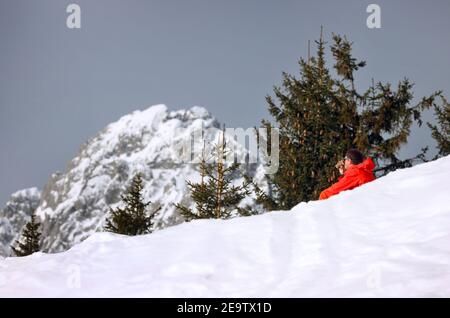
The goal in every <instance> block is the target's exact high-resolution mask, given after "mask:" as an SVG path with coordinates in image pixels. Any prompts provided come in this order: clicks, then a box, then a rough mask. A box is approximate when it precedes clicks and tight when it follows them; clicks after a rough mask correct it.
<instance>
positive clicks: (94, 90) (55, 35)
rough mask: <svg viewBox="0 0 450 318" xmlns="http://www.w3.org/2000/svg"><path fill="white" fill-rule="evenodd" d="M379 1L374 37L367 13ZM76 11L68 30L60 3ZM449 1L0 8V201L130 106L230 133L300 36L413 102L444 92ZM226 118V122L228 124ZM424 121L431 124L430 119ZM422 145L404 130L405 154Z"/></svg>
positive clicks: (294, 54)
mask: <svg viewBox="0 0 450 318" xmlns="http://www.w3.org/2000/svg"><path fill="white" fill-rule="evenodd" d="M373 2H374V3H377V4H379V5H380V7H381V23H382V28H381V29H369V28H367V26H366V19H367V16H368V15H369V14H368V13H366V8H367V6H368V4H370V3H373ZM70 3H77V4H78V5H80V7H81V29H77V30H71V29H68V28H67V27H66V18H67V15H68V14H67V13H66V7H67V6H68V5H69V4H70ZM449 16H450V1H448V0H435V1H410V0H408V1H406V0H405V1H399V0H397V1H392V0H389V1H375V0H373V1H360V0H358V1H356V0H355V1H336V0H334V1H300V0H296V1H294V0H271V1H266V0H220V1H216V0H176V1H174V0H161V1H153V0H148V1H143V0H142V1H137V0H135V1H130V0H127V1H119V0H95V1H94V0H90V1H87V0H72V1H63V0H35V1H32V0H28V1H23V0H0V48H1V50H0V151H1V153H0V206H1V205H3V203H4V202H6V200H7V198H8V197H9V195H10V194H11V193H12V192H14V191H16V190H19V189H22V188H26V187H30V186H37V187H38V188H40V189H42V187H43V186H44V185H45V183H46V181H47V179H48V178H49V176H50V175H51V173H53V172H55V171H64V170H65V167H66V164H67V163H68V162H69V160H70V159H71V158H73V157H74V156H75V154H76V153H77V150H78V148H79V147H80V145H81V144H82V143H83V142H85V141H86V140H87V139H88V138H89V137H91V136H93V135H95V134H96V133H97V132H98V131H99V130H101V129H102V128H103V127H104V126H105V125H107V124H108V123H110V122H112V121H115V120H117V119H118V118H119V117H121V116H122V115H124V114H127V113H129V112H131V111H133V110H135V109H145V108H147V107H149V106H151V105H154V104H159V103H164V104H166V105H167V106H168V107H169V109H174V110H175V109H181V108H189V107H191V106H194V105H201V106H205V107H206V108H208V109H209V110H210V111H211V112H212V114H213V115H214V116H216V117H217V118H218V119H219V121H221V122H224V123H226V124H227V126H229V127H243V128H247V127H252V126H254V125H258V124H259V123H260V120H261V119H262V118H267V117H268V113H267V105H266V103H265V96H266V95H267V94H270V93H271V92H272V87H273V85H278V84H280V81H281V72H282V71H287V72H289V73H294V74H298V67H297V61H298V59H299V58H300V57H301V56H304V57H305V56H306V54H307V43H308V40H314V39H317V38H318V36H319V32H320V26H321V25H323V26H324V28H325V38H326V40H330V33H331V32H335V33H340V34H345V35H347V36H348V37H349V39H350V40H352V41H353V42H354V53H355V55H356V57H358V58H362V59H365V60H366V61H367V63H368V66H367V67H366V68H365V69H364V70H363V71H362V72H360V73H358V75H357V84H358V86H359V87H361V88H364V87H366V86H367V85H368V83H369V82H370V79H371V78H372V77H374V78H375V80H381V81H390V82H393V83H397V81H398V80H400V79H402V78H403V77H408V78H410V79H411V80H413V81H414V82H415V83H416V86H415V89H414V92H415V96H416V97H420V96H423V95H426V94H430V93H432V92H433V91H434V90H437V89H443V90H444V92H445V94H446V95H447V96H449V95H450V72H449V71H450V59H449V56H450V41H449V38H450V37H449V31H450V19H449ZM237 114H238V116H237ZM429 118H431V116H429ZM425 145H431V146H433V142H432V141H431V139H430V137H429V132H428V130H427V129H420V130H417V129H415V130H414V133H413V135H412V136H411V137H410V144H409V146H408V147H407V148H406V149H405V150H404V151H403V154H404V155H409V154H413V153H415V152H416V151H417V149H419V148H420V147H422V146H425Z"/></svg>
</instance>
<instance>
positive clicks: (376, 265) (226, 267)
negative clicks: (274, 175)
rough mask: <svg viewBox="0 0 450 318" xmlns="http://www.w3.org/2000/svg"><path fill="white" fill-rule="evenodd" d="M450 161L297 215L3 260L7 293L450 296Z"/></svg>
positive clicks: (0, 273)
mask: <svg viewBox="0 0 450 318" xmlns="http://www.w3.org/2000/svg"><path fill="white" fill-rule="evenodd" d="M449 190H450V157H446V158H442V159H440V160H437V161H434V162H431V163H427V164H422V165H418V166H415V167H413V168H409V169H404V170H400V171H396V172H394V173H391V174H389V175H388V176H386V177H383V178H381V179H378V180H376V181H374V182H372V183H369V184H367V185H364V186H362V187H360V188H357V189H355V190H353V191H348V192H344V193H342V194H340V195H338V196H336V197H333V198H331V199H329V200H327V201H316V202H309V203H301V204H299V205H297V206H296V207H294V208H293V209H292V210H291V211H278V212H272V213H267V214H263V215H258V216H252V217H246V218H235V219H231V220H227V221H223V220H202V221H195V222H191V223H184V224H181V225H177V226H173V227H170V228H167V229H164V230H161V231H158V232H155V233H153V234H150V235H146V236H140V237H123V236H119V235H112V234H107V233H97V234H94V235H93V236H91V237H90V238H88V239H87V240H86V241H84V242H82V243H81V244H78V245H76V246H74V247H73V248H71V249H70V250H69V251H66V252H63V253H59V254H52V255H46V254H42V253H37V254H34V255H32V256H29V257H25V258H7V259H4V260H2V261H0V296H3V297H11V296H24V297H46V296H56V297H66V296H68V297H80V296H88V297H93V296H99V297H112V296H119V297H128V296H130V297H131V296H134V297H284V296H285V297H302V296H307V297H325V296H331V297H365V296H368V297H380V296H384V297H400V296H401V297H418V296H425V297H450V204H449V197H450V196H449V194H450V193H449V192H450V191H449Z"/></svg>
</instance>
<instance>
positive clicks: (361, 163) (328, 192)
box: [319, 149, 375, 200]
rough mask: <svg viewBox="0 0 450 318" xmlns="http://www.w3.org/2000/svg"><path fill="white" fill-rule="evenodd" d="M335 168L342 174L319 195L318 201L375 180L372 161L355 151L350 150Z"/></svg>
mask: <svg viewBox="0 0 450 318" xmlns="http://www.w3.org/2000/svg"><path fill="white" fill-rule="evenodd" d="M336 168H338V169H339V172H340V173H341V174H343V176H341V177H340V178H339V181H338V182H336V183H335V184H333V185H332V186H331V187H329V188H327V189H325V190H323V191H322V193H320V197H319V200H324V199H328V198H329V197H331V196H333V195H336V194H338V193H340V192H341V191H345V190H352V189H354V188H356V187H359V186H360V185H363V184H364V183H367V182H370V181H373V180H375V176H374V174H373V168H375V164H374V163H373V161H372V159H370V158H366V159H364V156H363V155H362V153H361V152H359V151H358V150H356V149H350V150H349V151H347V154H346V155H345V159H344V160H343V161H340V162H338V164H337V165H336Z"/></svg>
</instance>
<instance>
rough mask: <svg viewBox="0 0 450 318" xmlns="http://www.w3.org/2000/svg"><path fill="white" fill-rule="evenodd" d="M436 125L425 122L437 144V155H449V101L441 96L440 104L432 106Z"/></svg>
mask: <svg viewBox="0 0 450 318" xmlns="http://www.w3.org/2000/svg"><path fill="white" fill-rule="evenodd" d="M434 113H435V116H436V119H437V122H438V126H436V125H432V124H431V123H427V124H428V127H430V129H431V134H432V136H433V138H434V139H435V140H436V142H437V144H438V149H439V152H438V154H437V157H440V156H447V155H450V103H449V102H448V101H447V100H446V99H445V98H444V97H442V105H440V106H438V105H435V106H434Z"/></svg>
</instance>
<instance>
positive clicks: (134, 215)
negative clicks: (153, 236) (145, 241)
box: [105, 173, 157, 236]
mask: <svg viewBox="0 0 450 318" xmlns="http://www.w3.org/2000/svg"><path fill="white" fill-rule="evenodd" d="M142 189H143V186H142V176H141V174H139V173H138V174H136V176H134V178H133V181H132V185H131V187H130V189H129V190H128V192H127V194H125V195H122V196H121V197H122V201H123V203H124V205H125V206H124V207H123V208H120V207H118V208H117V209H115V210H113V209H111V215H110V217H109V218H108V219H107V220H106V226H105V230H106V231H109V232H113V233H117V234H123V235H131V236H133V235H141V234H148V233H151V231H152V227H153V219H154V217H155V214H156V212H157V211H155V212H153V213H151V214H148V213H147V211H146V210H147V207H148V206H149V205H150V204H151V202H150V201H149V202H146V203H145V202H144V201H143V199H142Z"/></svg>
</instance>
